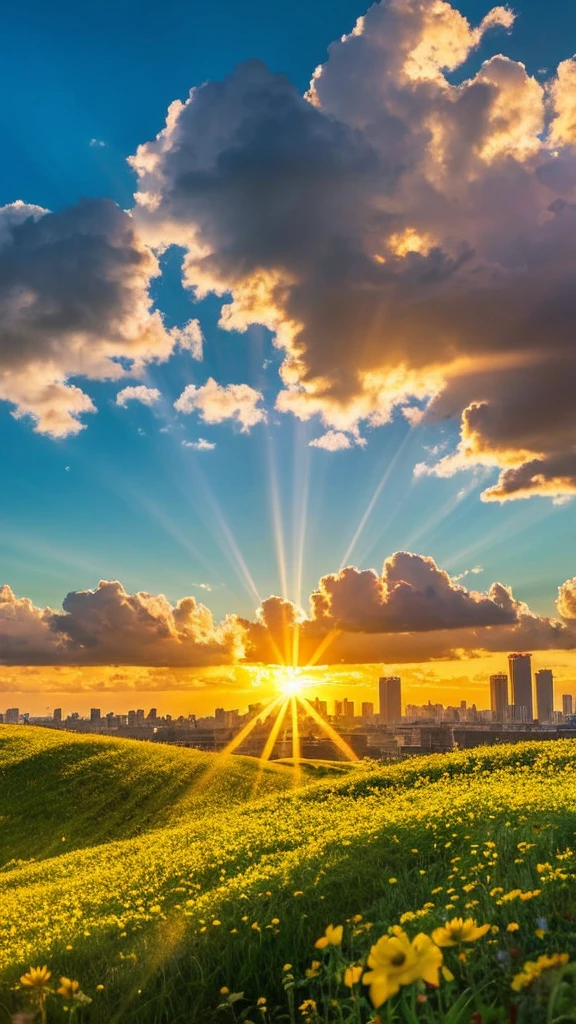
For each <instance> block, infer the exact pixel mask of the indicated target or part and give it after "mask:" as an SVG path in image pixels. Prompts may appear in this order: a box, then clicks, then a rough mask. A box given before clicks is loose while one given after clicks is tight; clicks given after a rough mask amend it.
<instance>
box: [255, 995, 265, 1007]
mask: <svg viewBox="0 0 576 1024" xmlns="http://www.w3.org/2000/svg"><path fill="white" fill-rule="evenodd" d="M256 1006H266V996H259V997H258V999H257V1001H256Z"/></svg>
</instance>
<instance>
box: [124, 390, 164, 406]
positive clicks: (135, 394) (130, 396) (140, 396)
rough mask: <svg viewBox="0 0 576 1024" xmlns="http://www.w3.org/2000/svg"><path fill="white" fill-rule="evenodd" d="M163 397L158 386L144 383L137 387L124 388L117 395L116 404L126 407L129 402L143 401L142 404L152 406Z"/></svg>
mask: <svg viewBox="0 0 576 1024" xmlns="http://www.w3.org/2000/svg"><path fill="white" fill-rule="evenodd" d="M161 398H162V395H161V394H160V392H159V390H158V388H147V387H146V386H145V385H144V384H138V385H136V386H135V387H128V388H122V391H119V392H118V394H117V395H116V405H121V406H122V407H123V408H124V409H125V408H126V406H127V404H128V402H141V403H142V405H149V406H152V405H155V404H156V403H157V402H159V401H160V399H161Z"/></svg>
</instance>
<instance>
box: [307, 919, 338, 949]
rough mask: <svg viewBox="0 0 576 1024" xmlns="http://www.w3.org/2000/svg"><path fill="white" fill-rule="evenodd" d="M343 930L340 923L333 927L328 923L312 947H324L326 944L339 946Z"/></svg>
mask: <svg viewBox="0 0 576 1024" xmlns="http://www.w3.org/2000/svg"><path fill="white" fill-rule="evenodd" d="M343 931H344V928H343V926H342V925H341V924H338V925H336V927H335V928H334V927H333V926H332V925H331V924H329V925H328V927H327V929H326V931H325V932H324V935H323V936H322V938H320V939H317V940H316V942H315V943H314V948H315V949H326V946H340V945H341V943H342V933H343Z"/></svg>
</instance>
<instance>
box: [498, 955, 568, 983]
mask: <svg viewBox="0 0 576 1024" xmlns="http://www.w3.org/2000/svg"><path fill="white" fill-rule="evenodd" d="M568 959H569V958H568V953H553V954H552V956H546V955H543V956H539V957H538V959H537V960H527V961H526V963H525V964H524V966H523V968H522V970H521V971H520V973H519V974H516V975H515V976H514V977H513V979H512V988H513V989H514V991H515V992H520V991H521V990H522V989H523V988H526V987H527V986H528V985H531V984H532V982H533V981H536V979H537V978H539V977H540V975H541V974H543V973H544V971H548V970H550V969H551V968H553V967H563V966H564V964H567V963H568Z"/></svg>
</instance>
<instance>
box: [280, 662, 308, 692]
mask: <svg viewBox="0 0 576 1024" xmlns="http://www.w3.org/2000/svg"><path fill="white" fill-rule="evenodd" d="M309 683H310V680H309V679H307V678H306V676H303V675H301V674H300V669H299V668H279V669H277V670H276V685H277V687H278V690H279V692H280V693H283V694H284V696H285V697H296V696H297V695H298V694H299V693H301V692H302V690H304V689H305V688H306V687H307V686H308V685H309Z"/></svg>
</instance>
